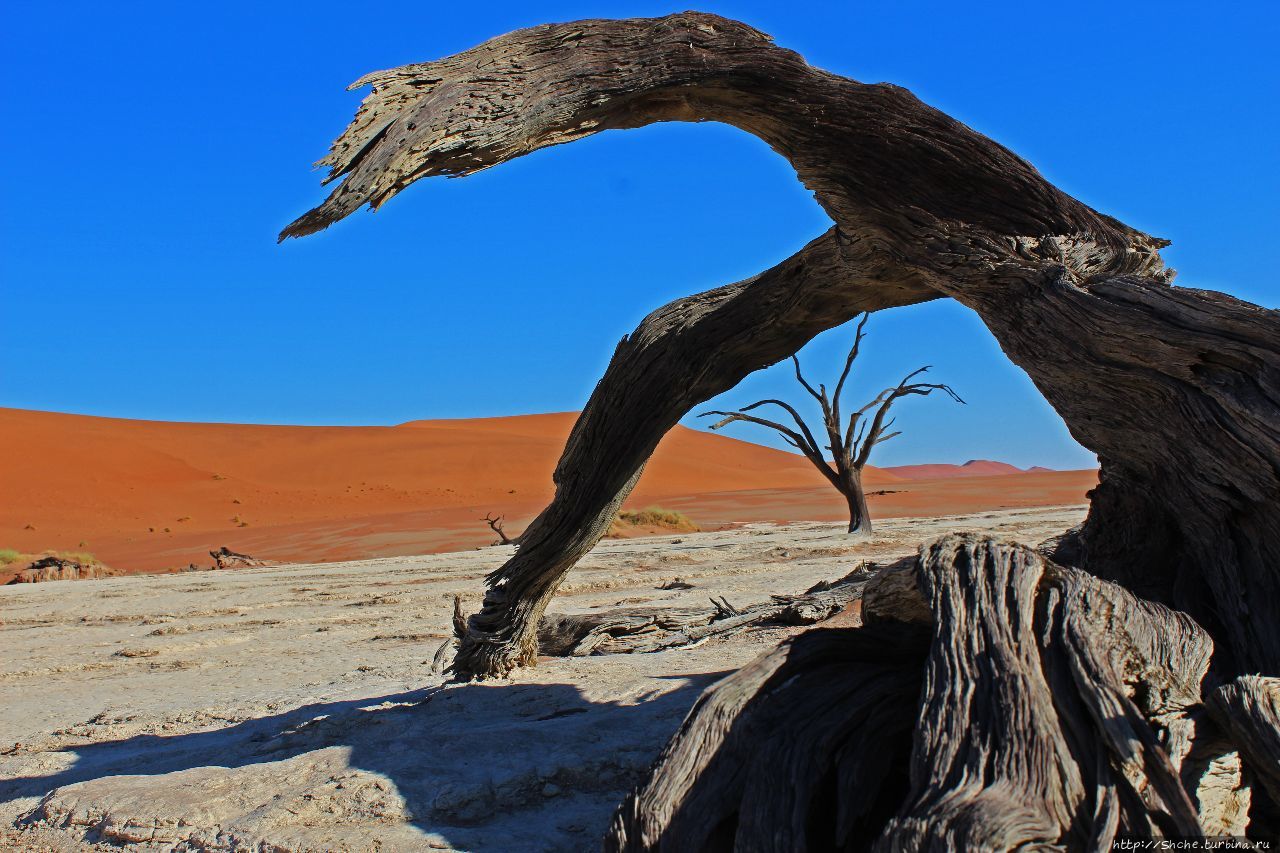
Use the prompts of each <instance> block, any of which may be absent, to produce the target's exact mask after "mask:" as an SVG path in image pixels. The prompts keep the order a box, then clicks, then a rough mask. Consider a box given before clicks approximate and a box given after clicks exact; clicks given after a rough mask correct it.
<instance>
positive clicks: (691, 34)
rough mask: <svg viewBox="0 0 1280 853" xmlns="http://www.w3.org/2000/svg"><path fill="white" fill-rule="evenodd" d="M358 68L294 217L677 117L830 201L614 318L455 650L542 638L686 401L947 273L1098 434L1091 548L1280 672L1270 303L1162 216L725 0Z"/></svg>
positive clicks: (487, 662) (903, 299)
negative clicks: (1097, 191) (1229, 279)
mask: <svg viewBox="0 0 1280 853" xmlns="http://www.w3.org/2000/svg"><path fill="white" fill-rule="evenodd" d="M355 85H356V86H363V85H371V86H372V87H373V91H372V93H371V94H370V95H369V96H368V97H367V98H366V99H365V102H364V104H363V105H362V107H361V109H360V111H359V113H358V114H357V116H356V118H355V120H354V121H353V122H352V124H351V126H350V127H349V128H348V129H347V130H346V132H345V133H343V135H342V136H341V137H339V138H338V140H337V141H336V142H335V143H334V147H333V150H332V152H331V153H330V155H329V156H328V157H326V158H325V159H324V160H323V161H322V163H323V164H324V165H327V166H329V167H330V168H331V170H332V171H331V179H333V178H342V182H341V183H340V184H339V186H338V188H337V189H336V190H335V191H334V193H333V195H332V196H330V198H329V199H328V200H327V201H326V202H325V203H324V204H322V205H321V206H320V207H318V208H316V209H315V210H313V211H311V212H309V213H307V214H306V215H304V216H303V217H301V218H300V219H299V220H298V221H297V222H295V223H293V224H292V225H290V226H289V227H288V228H287V229H285V231H284V232H283V234H282V237H284V236H301V235H304V234H309V233H312V232H314V231H317V230H319V229H321V228H324V227H325V226H326V225H328V224H329V223H331V222H333V221H335V220H337V219H339V218H341V217H343V216H346V215H347V214H348V213H350V212H352V211H354V210H355V209H356V208H358V207H359V206H361V205H362V204H365V203H368V204H371V205H374V206H377V205H380V204H382V203H384V202H385V201H386V200H387V199H389V198H390V197H392V196H393V195H395V194H396V193H398V192H400V191H401V190H403V189H404V188H405V187H407V186H408V185H409V184H411V183H413V182H414V181H416V180H419V179H421V178H425V177H430V176H433V175H465V174H470V173H472V172H475V171H477V170H479V169H482V168H486V167H489V166H493V165H496V164H499V163H502V162H504V161H506V160H509V159H511V158H513V157H518V156H520V155H522V154H525V153H527V152H529V151H532V150H535V149H538V148H542V147H546V146H548V145H554V144H559V143H562V142H569V141H572V140H574V139H578V138H581V137H584V136H587V135H590V134H593V133H597V132H599V131H601V130H606V129H610V128H632V127H639V126H642V125H645V124H649V123H652V122H657V121H673V120H676V121H703V120H710V121H721V122H726V123H728V124H732V125H734V126H736V127H739V128H741V129H743V130H745V131H747V132H749V133H753V134H755V135H756V136H759V137H760V138H761V139H764V140H765V141H766V142H768V143H769V144H770V145H771V146H772V147H773V148H774V149H775V150H776V151H778V152H779V153H780V154H782V155H783V156H784V157H786V158H787V159H788V160H789V161H790V162H791V164H792V165H793V166H794V167H795V169H796V172H797V175H798V176H799V178H800V180H801V181H803V182H804V183H805V185H806V186H808V187H809V188H810V189H812V190H813V191H814V194H815V197H816V198H817V200H818V201H819V203H820V204H821V205H822V206H823V207H824V209H825V210H826V211H827V213H828V214H829V215H830V216H831V218H832V219H833V220H834V221H835V223H836V225H835V227H834V228H833V229H832V230H831V231H830V232H828V233H827V234H826V235H824V236H823V237H821V238H819V239H818V240H816V241H814V242H813V243H811V244H810V245H809V246H807V247H805V248H804V249H803V250H802V251H801V252H799V253H798V254H797V255H795V256H794V257H792V258H790V259H788V260H786V261H784V262H783V263H781V264H779V265H778V266H776V267H774V268H773V269H771V270H768V271H766V272H764V273H762V274H760V275H759V276H757V277H755V278H753V279H749V280H747V281H745V282H740V283H738V284H734V285H728V286H726V287H724V288H720V289H718V290H713V291H709V292H707V293H704V294H700V295H697V296H693V297H689V298H687V299H682V300H678V301H676V302H674V303H672V304H671V305H668V306H666V307H664V308H661V309H659V310H658V311H656V312H654V313H653V314H651V315H650V316H649V317H648V318H646V319H645V321H644V322H643V323H642V324H641V326H640V328H639V329H637V330H636V332H635V333H634V334H633V335H631V336H628V337H627V338H626V339H624V340H623V341H622V343H621V344H619V347H618V351H617V353H615V356H614V359H613V361H612V363H611V364H610V366H609V369H608V371H607V372H606V374H605V376H604V378H603V379H602V380H601V382H600V385H599V386H598V387H597V388H596V391H595V393H594V394H593V395H592V398H591V400H590V401H589V402H588V404H587V406H586V409H585V410H584V412H583V415H582V417H581V418H580V420H579V422H578V424H577V426H576V427H575V429H574V431H573V434H572V436H571V438H570V440H569V443H568V445H567V447H566V448H565V453H564V456H563V458H562V460H561V463H560V465H559V467H558V469H557V471H556V475H555V480H556V486H557V492H556V497H555V499H554V500H553V501H552V503H551V504H550V505H549V506H548V507H547V508H546V510H544V512H543V513H542V514H541V515H540V516H539V517H538V518H537V519H536V520H535V521H534V523H533V524H531V525H530V527H529V529H528V530H527V531H526V533H525V534H524V536H523V537H522V547H521V549H520V551H519V552H518V553H517V554H516V555H515V556H513V557H512V559H511V560H510V561H509V562H508V563H507V564H506V565H505V566H503V567H502V568H501V569H500V570H498V571H497V572H495V573H494V574H493V576H492V577H491V578H490V585H489V591H488V595H487V596H486V599H485V603H484V607H483V609H482V610H481V611H480V613H478V614H475V615H474V616H472V617H471V620H470V628H469V632H468V636H467V637H466V639H465V640H464V643H463V648H462V649H461V653H460V658H459V665H460V666H461V667H462V668H463V669H465V670H467V671H470V672H472V673H475V674H480V675H484V674H493V673H501V672H504V671H506V670H508V669H509V668H510V667H512V666H516V665H520V664H527V663H531V662H532V661H533V660H534V659H535V640H534V636H535V632H536V626H537V623H538V617H539V616H540V615H541V613H542V611H543V609H544V608H545V606H546V602H547V600H548V599H549V597H550V596H551V594H552V592H553V591H554V589H555V587H556V586H557V584H558V583H559V581H560V579H561V578H562V577H563V576H564V574H565V573H566V572H567V571H568V569H569V567H570V566H572V565H573V563H574V562H575V561H576V560H577V559H578V558H579V557H581V556H582V554H583V553H585V552H586V551H587V550H588V549H589V548H590V547H591V546H592V545H593V544H594V543H595V542H596V541H597V539H598V538H599V537H600V535H601V534H602V533H603V532H604V529H605V527H606V526H607V523H608V521H609V519H610V518H611V517H612V515H613V513H614V511H615V510H616V509H617V507H618V506H619V505H620V503H621V501H622V500H623V499H624V498H625V497H626V495H627V494H628V492H629V491H630V489H631V487H632V486H633V485H634V483H635V482H636V479H637V477H638V476H639V473H640V471H641V469H642V467H643V463H644V461H645V459H647V458H648V456H649V454H650V453H651V452H652V450H653V449H654V447H655V446H656V445H657V442H658V440H659V439H660V438H661V436H662V434H663V433H664V432H666V430H667V429H669V428H670V427H671V426H672V425H673V424H674V423H675V422H676V420H678V418H679V417H681V416H682V415H683V414H685V413H686V412H687V411H689V409H690V408H691V407H692V406H693V405H696V404H697V403H698V402H701V401H703V400H705V399H707V398H709V397H711V396H713V395H715V394H717V393H719V392H721V391H723V390H725V389H727V388H729V387H732V385H734V384H735V383H736V382H737V381H738V380H739V379H741V378H742V376H744V375H746V374H747V373H749V372H751V371H753V370H755V369H758V368H760V367H762V366H764V365H767V364H770V363H773V362H775V361H777V360H779V359H781V358H785V357H786V356H788V355H790V354H792V353H793V352H795V351H796V350H797V349H798V348H799V347H800V346H801V345H802V344H803V343H804V342H806V341H807V340H808V339H809V338H811V337H812V336H813V335H815V334H816V333H818V332H820V331H822V330H824V329H827V328H831V327H832V326H835V325H837V324H839V323H841V322H844V321H845V320H847V319H849V318H850V317H852V316H854V315H855V314H857V313H858V312H860V311H867V310H878V309H881V308H886V307H892V306H895V305H903V304H909V303H912V302H919V301H923V300H926V299H931V298H936V297H938V296H950V297H952V298H954V299H956V300H957V301H959V302H961V303H963V304H965V305H967V306H969V307H970V308H973V309H974V310H975V311H976V312H978V314H979V315H980V316H981V317H982V319H983V321H984V322H985V323H986V324H987V326H988V328H989V329H990V330H991V331H992V333H993V334H994V335H995V337H996V339H997V340H998V341H999V342H1000V345H1001V346H1002V347H1003V348H1004V350H1005V352H1006V353H1007V354H1008V355H1009V357H1010V358H1011V359H1012V360H1013V361H1014V362H1015V363H1017V364H1018V365H1020V366H1021V367H1022V368H1023V369H1025V370H1026V371H1027V373H1028V374H1029V375H1030V376H1031V378H1032V380H1033V381H1034V382H1035V383H1036V386H1037V387H1038V388H1039V389H1040V390H1041V391H1042V392H1043V393H1044V394H1045V396H1046V397H1047V398H1048V400H1049V402H1050V403H1052V404H1053V406H1054V407H1055V408H1056V409H1057V410H1058V412H1059V413H1060V414H1061V415H1062V416H1063V418H1064V419H1065V421H1066V422H1067V425H1068V427H1069V428H1070V429H1071V432H1072V434H1073V435H1074V436H1075V437H1076V438H1077V439H1078V440H1079V441H1080V442H1081V443H1082V444H1084V445H1085V446H1086V447H1088V448H1090V449H1092V450H1094V451H1096V452H1097V453H1098V454H1099V456H1100V458H1101V460H1102V465H1103V474H1102V483H1101V485H1100V486H1099V487H1098V489H1097V490H1096V491H1095V494H1094V502H1093V509H1092V512H1091V514H1090V518H1089V521H1088V523H1087V525H1086V526H1085V527H1084V529H1083V530H1082V531H1081V533H1080V535H1079V537H1078V540H1077V542H1076V543H1075V545H1074V547H1075V548H1076V551H1077V553H1079V554H1080V555H1082V556H1081V561H1080V564H1081V567H1082V568H1085V569H1086V570H1088V571H1089V572H1091V573H1093V574H1095V575H1098V576H1100V577H1105V578H1109V579H1113V580H1116V581H1118V582H1120V583H1123V584H1125V585H1127V586H1129V587H1130V588H1131V589H1134V590H1136V591H1138V592H1140V593H1141V594H1143V595H1146V596H1148V597H1150V598H1153V599H1156V600H1159V601H1163V602H1165V603H1167V604H1171V605H1174V606H1177V607H1180V608H1182V609H1185V610H1187V611H1188V612H1190V613H1192V614H1193V615H1194V616H1195V617H1196V619H1197V620H1198V621H1200V622H1201V624H1203V625H1205V626H1206V627H1207V628H1208V629H1209V630H1210V632H1211V633H1212V634H1213V635H1214V636H1215V637H1216V638H1217V640H1218V647H1219V658H1218V661H1217V665H1218V667H1219V668H1221V669H1222V670H1223V671H1224V672H1248V671H1264V672H1276V671H1280V619H1277V618H1275V615H1276V614H1277V613H1278V612H1280V319H1277V315H1276V312H1273V311H1268V310H1265V309H1262V308H1259V307H1257V306H1254V305H1250V304H1248V303H1244V302H1241V301H1239V300H1236V299H1233V298H1231V297H1229V296H1225V295H1222V294H1217V293H1211V292H1207V291H1199V290H1188V289H1178V288H1173V287H1170V286H1169V280H1170V278H1171V276H1172V273H1171V272H1170V271H1168V270H1166V269H1165V268H1164V266H1163V264H1162V263H1161V260H1160V257H1159V254H1158V250H1159V249H1160V247H1162V246H1163V245H1165V241H1163V240H1159V239H1156V238H1152V237H1149V236H1147V235H1145V234H1142V233H1140V232H1138V231H1136V230H1134V229H1132V228H1129V227H1127V226H1125V225H1123V224H1121V223H1119V222H1117V221H1116V220H1114V219H1112V218H1110V217H1107V216H1104V215H1102V214H1100V213H1098V212H1096V211H1094V210H1092V209H1090V208H1089V207H1087V206H1086V205H1084V204H1081V203H1080V202H1078V201H1076V200H1075V199H1072V198H1071V197H1070V196H1067V195H1066V194H1064V193H1062V192H1061V191H1060V190H1058V189H1057V188H1055V187H1053V186H1052V185H1051V184H1049V183H1048V182H1047V181H1045V180H1044V179H1043V178H1042V177H1041V176H1040V175H1039V173H1037V172H1036V171H1035V169H1033V168H1032V167H1031V166H1030V165H1029V164H1027V163H1026V162H1025V161H1023V160H1021V159H1019V158H1018V157H1017V156H1016V155H1014V154H1012V153H1011V152H1010V151H1008V150H1007V149H1005V148H1003V147H1002V146H1000V145H999V144H997V143H995V142H993V141H991V140H990V139H987V138H986V137H984V136H982V135H980V134H978V133H976V132H974V131H973V130H971V129H969V128H967V127H965V126H964V125H962V124H960V123H959V122H957V121H955V120H954V119H951V118H949V117H948V116H946V115H944V114H942V113H940V112H938V111H937V110H934V109H932V108H930V107H928V106H927V105H925V104H923V103H921V102H920V101H919V100H917V99H916V98H914V97H913V96H912V95H911V94H910V93H908V92H907V91H905V90H903V89H900V88H898V87H895V86H889V85H883V84H878V85H866V84H862V83H858V82H855V81H853V80H849V79H846V78H843V77H839V76H836V75H833V74H829V73H827V72H824V71H821V70H819V69H815V68H812V67H810V66H809V65H807V64H806V63H805V62H804V61H803V60H802V59H801V58H800V57H799V56H798V55H797V54H795V53H793V52H791V51H789V50H785V49H782V48H779V47H777V46H775V45H774V44H773V43H772V41H771V40H770V39H769V38H768V36H766V35H764V34H763V33H760V32H759V31H757V30H755V29H752V28H751V27H749V26H746V25H744V24H741V23H738V22H735V21H730V20H726V19H724V18H720V17H717V16H714V15H706V14H699V13H683V14H679V15H671V16H668V17H665V18H657V19H635V20H620V21H608V20H595V21H580V22H576V23H571V24H554V25H546V26H540V27H534V28H532V29H528V30H521V31H518V32H514V33H511V34H509V35H506V36H502V37H500V38H497V39H494V40H492V41H489V42H486V43H485V44H483V45H480V46H479V47H476V48H473V49H472V50H469V51H466V52H464V53H461V54H458V55H457V56H453V57H448V58H445V59H442V60H439V61H436V62H429V63H424V64H420V65H409V66H405V67H403V68H397V69H392V70H390V71H382V72H376V73H374V74H370V75H368V76H366V77H365V78H363V79H362V80H360V81H357V83H356V84H355ZM623 389H626V393H623Z"/></svg>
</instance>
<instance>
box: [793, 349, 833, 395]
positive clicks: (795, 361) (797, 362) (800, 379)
mask: <svg viewBox="0 0 1280 853" xmlns="http://www.w3.org/2000/svg"><path fill="white" fill-rule="evenodd" d="M791 363H792V364H794V365H795V366H796V381H797V382H799V383H800V384H801V385H803V386H804V390H806V391H808V392H809V396H811V397H813V399H815V400H817V401H818V402H819V403H821V402H823V400H824V399H825V398H826V393H825V392H824V393H822V394H819V393H818V392H817V391H815V390H813V386H812V385H810V384H809V383H808V382H807V381H805V378H804V374H803V373H801V372H800V358H799V357H798V356H794V355H793V356H791Z"/></svg>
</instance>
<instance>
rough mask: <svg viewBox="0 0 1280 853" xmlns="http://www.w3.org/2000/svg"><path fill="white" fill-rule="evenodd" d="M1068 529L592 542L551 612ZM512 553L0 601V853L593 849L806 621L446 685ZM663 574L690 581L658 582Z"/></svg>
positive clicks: (1023, 514) (995, 526)
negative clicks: (705, 701)
mask: <svg viewBox="0 0 1280 853" xmlns="http://www.w3.org/2000/svg"><path fill="white" fill-rule="evenodd" d="M1083 514H1084V507H1083V506H1070V507H1056V508H1033V509H1019V510H1004V511H997V512H983V513H978V514H973V515H965V516H953V517H947V518H928V519H891V520H884V521H882V522H881V523H880V525H879V529H878V532H877V535H876V536H875V537H874V538H872V539H870V540H864V541H854V540H850V539H849V538H848V537H847V536H845V535H844V534H843V533H842V531H841V528H840V525H838V524H830V523H806V524H794V525H785V526H779V525H771V524H750V525H746V526H743V527H740V528H737V529H734V530H725V531H718V532H704V533H694V534H682V535H680V536H678V537H662V538H649V539H635V540H615V541H606V542H604V543H602V544H601V545H600V546H599V547H598V548H597V549H596V550H595V551H594V552H592V553H591V554H590V555H589V556H588V557H587V558H586V559H585V560H583V562H582V563H581V565H580V566H579V567H578V568H576V569H575V570H574V571H573V572H572V573H571V575H570V576H569V578H568V580H567V582H566V584H565V585H564V587H563V588H562V589H561V590H560V593H559V595H558V596H557V597H556V599H555V600H554V602H553V603H552V605H551V609H552V610H559V611H567V612H585V611H588V610H593V609H604V608H610V607H615V606H652V607H674V606H698V605H703V606H705V605H706V603H707V598H708V597H709V596H711V595H717V596H720V595H723V596H725V597H726V598H727V599H728V600H729V601H730V602H734V603H736V604H748V603H751V602H756V601H761V600H765V599H767V598H768V596H769V595H770V594H771V593H795V592H801V591H804V590H805V589H807V588H809V587H810V586H812V585H813V584H814V583H816V582H818V581H822V580H830V579H834V578H838V577H841V576H843V575H845V574H846V573H847V572H848V571H849V570H850V569H851V568H852V567H853V566H854V564H855V563H856V562H858V561H859V560H863V559H877V560H881V559H888V558H892V557H896V556H901V555H906V554H909V553H911V552H913V551H914V550H915V549H916V548H917V547H918V545H919V543H920V542H921V541H922V540H925V539H928V538H930V537H932V536H934V535H937V534H939V533H941V532H944V531H948V530H956V529H986V530H993V531H998V532H1000V533H1001V534H1002V535H1005V536H1008V537H1012V538H1016V539H1021V540H1023V541H1027V542H1037V541H1040V540H1042V539H1044V538H1046V537H1048V536H1050V535H1053V534H1056V533H1059V532H1061V531H1062V530H1063V529H1064V528H1066V527H1068V526H1070V525H1072V524H1075V523H1077V522H1078V521H1079V520H1080V519H1081V518H1082V517H1083ZM509 554H510V549H509V548H507V547H494V548H485V549H482V550H471V551H467V552H462V553H446V554H436V555H430V556H421V557H391V558H383V559H377V560H369V561H362V562H341V563H328V564H323V565H319V564H313V565H284V566H276V567H268V568H257V569H243V570H233V571H221V572H208V573H202V574H193V575H163V576H144V577H123V578H110V579H106V580H101V581H95V582H93V583H49V584H35V585H21V586H8V587H4V588H0V614H3V621H2V622H0V641H2V642H3V644H4V648H5V649H6V654H5V655H4V656H3V658H2V659H0V827H3V828H2V829H0V847H3V846H5V845H6V844H7V845H8V846H9V847H11V848H16V849H50V850H77V849H99V848H100V849H104V850H107V849H111V850H115V849H119V848H118V847H115V846H112V845H118V844H130V845H134V846H133V847H132V848H131V849H137V850H146V851H159V850H173V849H183V850H187V849H191V850H220V851H250V850H252V851H261V850H272V851H330V850H352V851H365V850H381V851H414V850H433V849H440V850H453V849H458V850H474V851H502V853H515V852H516V851H548V850H550V851H560V850H564V851H578V850H594V849H598V846H599V837H600V835H601V833H602V832H603V831H604V829H605V827H606V825H607V823H608V820H609V818H610V815H611V814H612V811H613V809H614V808H615V806H616V805H617V803H618V802H619V801H620V800H621V798H622V797H623V795H624V794H625V793H626V791H627V790H628V789H629V787H630V786H631V785H633V784H634V783H635V782H636V781H637V779H638V778H639V777H640V775H641V774H642V773H643V772H644V771H645V770H646V769H647V767H648V766H649V764H650V762H651V761H652V760H653V759H654V757H655V756H656V755H657V753H658V751H659V750H660V749H661V747H662V745H663V744H664V743H665V742H666V740H667V739H668V738H669V737H670V736H671V734H672V733H673V732H674V731H675V729H676V727H677V726H678V725H679V723H680V720H681V719H682V717H683V716H684V714H685V713H686V712H687V711H688V710H689V708H690V706H691V705H692V704H693V702H694V700H695V699H696V698H697V696H698V694H699V693H700V692H701V691H702V690H703V689H705V688H706V687H707V686H708V685H710V684H712V683H713V682H714V681H715V680H716V679H718V678H719V677H721V676H722V675H724V674H725V673H727V672H730V671H732V670H734V669H736V668H738V667H740V666H742V665H743V664H745V663H747V662H748V661H749V660H751V659H752V658H754V657H755V656H757V655H758V654H760V653H761V652H763V651H765V650H767V649H770V648H772V647H773V646H774V645H775V644H776V643H777V642H778V641H780V640H781V639H782V638H784V637H785V636H787V635H788V634H790V633H793V632H795V631H799V630H806V629H800V628H782V627H762V628H757V629H754V630H751V631H748V632H745V633H742V634H735V635H731V636H728V637H722V638H713V639H710V640H707V641H706V642H704V643H702V644H701V645H696V646H693V647H688V648H681V649H672V650H667V651H662V652H657V653H653V654H642V655H626V656H622V655H613V656H610V655H601V656H593V657H580V658H548V659H543V661H542V662H541V663H540V664H539V665H538V667H537V668H535V669H532V670H523V671H517V672H516V673H515V674H514V675H513V677H511V678H509V679H503V680H498V681H488V682H482V683H476V684H455V685H445V684H444V679H443V677H442V676H439V675H435V674H433V673H432V671H431V665H430V664H431V659H432V654H433V652H434V651H435V649H436V648H437V647H438V646H439V644H440V643H441V642H442V640H443V639H444V638H445V637H446V636H447V634H448V631H449V620H450V617H449V614H450V607H451V596H452V595H453V594H454V593H459V594H461V595H462V596H463V597H464V600H465V602H466V606H467V608H468V609H469V610H470V609H474V608H475V606H476V605H477V603H478V601H479V597H480V594H481V590H482V581H481V579H482V577H483V575H484V574H485V573H486V572H487V571H489V570H491V569H493V568H494V567H495V566H497V565H498V564H499V563H501V562H502V561H503V560H504V559H505V558H506V557H507V556H508V555H509ZM677 577H679V578H682V579H683V580H684V581H685V582H687V583H691V584H693V587H692V588H691V589H686V590H661V589H658V587H660V586H662V585H663V584H664V583H666V582H667V581H670V580H673V579H675V578H677ZM840 618H841V617H837V619H840ZM821 627H822V625H821V624H820V625H818V626H816V627H815V628H813V629H808V630H819V629H821ZM15 820H18V825H17V826H16V827H15V826H14V821H15Z"/></svg>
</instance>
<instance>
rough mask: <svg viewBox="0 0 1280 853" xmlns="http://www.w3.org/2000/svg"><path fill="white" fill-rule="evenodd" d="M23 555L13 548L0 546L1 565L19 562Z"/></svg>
mask: <svg viewBox="0 0 1280 853" xmlns="http://www.w3.org/2000/svg"><path fill="white" fill-rule="evenodd" d="M21 556H22V555H21V554H19V553H18V552H17V551H15V550H13V549H12V548H0V566H7V565H9V564H10V563H14V562H17V560H18V558H19V557H21Z"/></svg>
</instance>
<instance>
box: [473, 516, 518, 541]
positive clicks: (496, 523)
mask: <svg viewBox="0 0 1280 853" xmlns="http://www.w3.org/2000/svg"><path fill="white" fill-rule="evenodd" d="M480 520H481V521H486V522H488V523H489V529H490V530H492V531H493V532H494V533H496V534H498V541H497V542H494V543H493V544H495V545H517V544H519V543H518V542H517V541H516V540H515V539H512V538H511V537H510V536H508V535H507V533H506V531H505V530H503V529H502V516H498V517H497V518H494V517H493V513H491V512H486V513H485V514H484V518H482V519H480Z"/></svg>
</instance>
